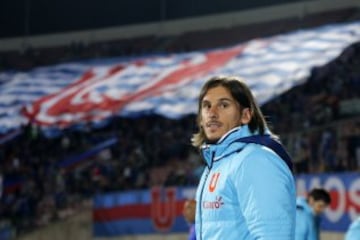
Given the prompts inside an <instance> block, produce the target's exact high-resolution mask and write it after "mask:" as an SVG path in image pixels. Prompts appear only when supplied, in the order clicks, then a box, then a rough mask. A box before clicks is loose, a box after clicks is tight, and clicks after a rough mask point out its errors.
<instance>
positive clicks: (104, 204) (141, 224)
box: [93, 173, 360, 237]
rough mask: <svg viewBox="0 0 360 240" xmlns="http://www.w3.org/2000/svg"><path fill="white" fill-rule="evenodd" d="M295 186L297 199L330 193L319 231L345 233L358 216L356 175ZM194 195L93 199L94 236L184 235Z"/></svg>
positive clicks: (359, 181)
mask: <svg viewBox="0 0 360 240" xmlns="http://www.w3.org/2000/svg"><path fill="white" fill-rule="evenodd" d="M296 182H297V190H298V195H306V193H307V192H309V190H311V189H312V188H315V187H323V188H325V189H327V190H329V191H330V192H331V197H332V203H331V206H330V207H329V208H328V209H327V210H326V212H325V213H324V215H323V216H322V217H323V221H322V225H321V229H322V231H332V232H345V230H346V229H347V228H348V226H349V224H350V223H351V221H352V220H354V219H355V218H356V217H357V216H359V215H360V176H359V174H357V173H343V174H320V175H319V174H316V175H300V176H297V181H296ZM195 191H196V188H195V187H190V188H181V187H178V188H160V187H156V188H152V189H150V190H142V191H126V192H117V193H111V194H106V195H99V196H96V197H95V198H94V210H93V221H94V222H93V223H94V224H93V234H94V236H95V237H111V236H121V235H142V234H156V233H177V232H187V231H188V225H187V223H186V222H185V220H184V218H183V216H182V207H183V203H184V200H185V199H188V198H193V197H194V196H195ZM264 201H266V199H264Z"/></svg>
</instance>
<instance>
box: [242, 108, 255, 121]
mask: <svg viewBox="0 0 360 240" xmlns="http://www.w3.org/2000/svg"><path fill="white" fill-rule="evenodd" d="M251 117H252V112H251V110H250V108H244V109H243V110H242V111H241V116H240V122H241V124H242V125H243V124H248V123H249V122H250V120H251Z"/></svg>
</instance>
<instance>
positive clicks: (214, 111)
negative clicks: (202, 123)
mask: <svg viewBox="0 0 360 240" xmlns="http://www.w3.org/2000/svg"><path fill="white" fill-rule="evenodd" d="M209 117H210V118H217V117H218V111H217V107H216V106H211V107H210V108H209Z"/></svg>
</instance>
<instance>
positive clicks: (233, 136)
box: [201, 125, 253, 167]
mask: <svg viewBox="0 0 360 240" xmlns="http://www.w3.org/2000/svg"><path fill="white" fill-rule="evenodd" d="M251 135H253V134H252V133H251V132H250V129H249V127H248V125H243V126H239V127H236V128H233V129H231V130H230V131H229V132H227V133H226V134H225V135H224V136H223V137H222V138H221V139H219V141H217V143H215V144H206V143H205V144H203V145H202V146H201V153H202V156H203V158H204V161H205V163H206V164H207V165H208V166H209V167H211V166H212V163H213V162H215V161H219V160H221V159H222V158H224V157H225V156H228V155H229V154H231V153H234V152H237V151H240V150H241V149H242V148H244V146H245V145H246V143H242V142H235V141H236V140H237V139H239V138H242V137H248V136H251Z"/></svg>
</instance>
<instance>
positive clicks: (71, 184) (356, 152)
mask: <svg viewBox="0 0 360 240" xmlns="http://www.w3.org/2000/svg"><path fill="white" fill-rule="evenodd" d="M139 46H140V45H139ZM72 47H73V49H72V50H71V52H72V54H73V53H76V52H77V53H78V56H82V57H88V56H87V55H82V54H81V53H84V52H83V46H82V45H81V44H74V46H72ZM95 49H97V50H99V49H100V48H95ZM139 49H141V50H139V52H136V51H134V50H131V49H130V50H128V51H127V50H126V51H125V52H123V53H122V54H131V53H140V52H142V51H143V50H145V49H146V47H144V48H139ZM97 50H94V52H96V51H97ZM29 51H30V52H28V53H26V54H34V51H33V50H31V49H30V50H29ZM119 51H120V50H119ZM133 51H134V52H133ZM99 52H101V51H99ZM109 52H113V53H114V51H113V50H111V51H109ZM115 53H116V54H119V53H120V52H116V51H115ZM84 54H85V53H84ZM98 56H102V55H101V54H100V53H99V55H98ZM69 58H73V56H71V57H69ZM66 59H67V58H66ZM66 59H65V60H66ZM25 62H26V61H25ZM29 64H30V65H27V66H28V67H32V66H34V65H32V63H29ZM24 66H25V65H24ZM359 95H360V43H356V44H353V45H352V46H350V47H349V48H347V49H346V50H345V51H344V53H343V54H342V55H341V56H340V57H338V58H337V59H335V60H334V61H332V62H330V63H329V64H327V65H326V66H322V67H317V68H314V69H313V71H312V74H311V76H310V78H309V79H308V80H307V82H306V83H305V84H303V85H300V86H298V87H295V88H294V89H292V90H290V91H289V92H287V93H285V94H283V95H281V96H279V97H277V98H275V99H273V100H271V101H270V102H268V103H267V104H265V105H264V106H262V108H263V111H264V113H265V115H266V116H268V118H269V121H270V122H271V126H272V128H273V129H274V132H275V133H277V134H279V135H280V138H281V139H282V140H283V142H284V144H285V145H286V146H287V148H288V149H289V151H290V153H291V155H292V156H293V159H294V162H295V174H301V173H320V172H325V171H326V172H333V171H336V172H340V171H359V170H360V110H359V108H358V107H356V106H360V96H359ZM193 132H195V116H194V115H189V116H185V117H184V118H182V119H178V120H172V119H166V118H163V117H161V116H147V117H141V118H134V119H129V118H116V119H113V120H112V121H111V122H110V123H109V125H107V126H106V127H103V128H101V129H90V128H89V129H88V130H87V131H81V132H80V131H72V130H70V129H68V130H65V131H64V132H63V134H62V135H61V136H60V137H55V138H51V139H49V138H46V137H45V136H44V135H42V133H41V132H40V131H39V129H38V128H37V127H36V126H33V125H28V126H24V127H23V129H22V133H21V134H20V135H19V136H17V137H16V138H14V139H12V140H10V141H8V142H6V143H3V144H2V145H1V146H0V159H1V161H0V174H1V175H0V176H1V179H2V182H3V183H11V184H10V185H5V184H3V189H2V195H1V198H0V221H2V223H4V222H8V223H10V224H11V225H12V226H14V227H15V229H16V232H17V234H21V233H24V232H27V231H30V230H32V229H34V228H36V227H39V226H44V225H47V224H49V223H51V222H52V221H55V220H59V219H64V218H66V217H67V216H69V215H71V214H73V213H74V211H76V209H78V208H79V207H81V204H82V202H83V200H86V199H90V198H91V197H92V196H94V195H95V194H97V193H103V192H111V191H122V190H133V189H147V188H149V187H152V186H157V185H162V186H172V185H176V186H188V185H191V186H193V185H195V184H196V183H197V181H198V178H199V175H200V173H201V171H202V167H203V165H202V161H201V159H200V157H199V155H198V153H197V150H196V149H194V148H193V147H191V144H190V138H191V135H192V133H193ZM113 137H115V138H116V139H117V142H116V143H115V144H114V145H112V146H111V147H109V148H105V149H103V150H102V151H101V152H100V153H98V154H94V155H91V156H88V157H87V158H86V159H85V160H84V161H81V162H80V163H79V164H77V165H76V166H71V167H61V166H60V165H59V164H58V163H59V162H61V161H64V160H66V159H69V158H71V157H74V156H79V155H81V154H82V153H84V152H86V151H89V150H91V149H92V148H94V146H96V145H97V144H99V143H101V142H103V141H106V140H107V139H109V138H113Z"/></svg>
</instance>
